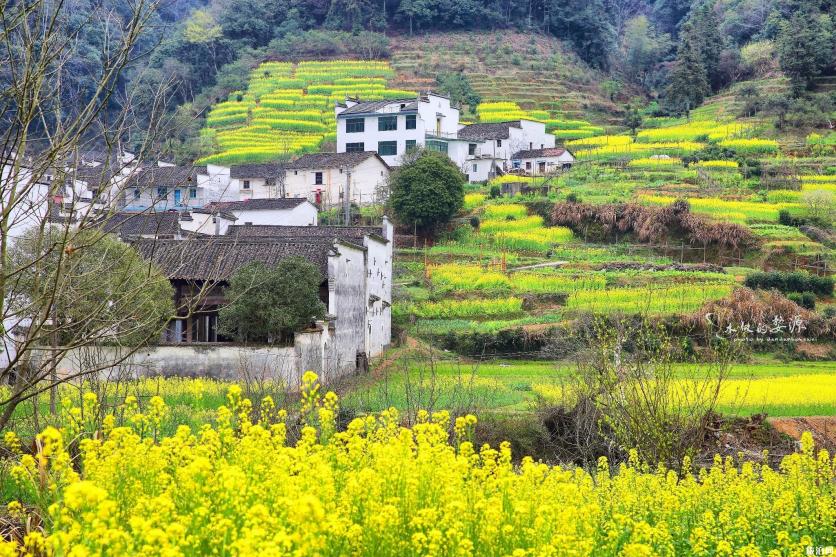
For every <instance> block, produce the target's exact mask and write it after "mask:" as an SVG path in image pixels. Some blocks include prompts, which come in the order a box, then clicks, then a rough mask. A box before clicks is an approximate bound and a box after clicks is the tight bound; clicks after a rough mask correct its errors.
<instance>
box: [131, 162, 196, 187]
mask: <svg viewBox="0 0 836 557" xmlns="http://www.w3.org/2000/svg"><path fill="white" fill-rule="evenodd" d="M206 172H207V170H206V167H205V166H154V167H151V168H146V169H143V170H140V171H139V172H137V173H136V174H135V175H133V176H131V178H130V180H129V181H128V186H129V187H132V188H152V187H168V188H176V187H183V186H191V185H197V174H198V173H201V174H204V173H206Z"/></svg>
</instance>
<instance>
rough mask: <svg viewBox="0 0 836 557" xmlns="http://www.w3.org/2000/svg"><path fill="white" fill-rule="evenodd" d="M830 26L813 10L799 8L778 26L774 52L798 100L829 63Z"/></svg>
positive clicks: (825, 19)
mask: <svg viewBox="0 0 836 557" xmlns="http://www.w3.org/2000/svg"><path fill="white" fill-rule="evenodd" d="M832 44H833V30H832V22H831V20H830V18H829V17H828V16H825V15H822V14H820V13H819V12H818V10H816V9H815V8H814V7H812V6H809V5H808V6H805V7H800V8H799V9H798V10H797V11H796V12H795V13H793V14H792V15H791V16H790V18H789V20H786V21H784V22H783V23H782V25H781V30H780V32H779V34H778V40H777V42H776V49H777V51H778V59H779V62H780V64H781V70H782V71H783V72H784V75H786V76H787V77H788V78H789V80H790V84H791V86H792V91H793V95H795V96H799V95H800V94H801V93H802V92H803V91H804V90H805V89H810V88H811V87H812V86H813V83H814V81H815V78H816V77H817V76H818V75H819V74H820V73H821V72H822V70H823V69H824V68H826V67H827V65H828V64H829V63H830V62H831V54H832Z"/></svg>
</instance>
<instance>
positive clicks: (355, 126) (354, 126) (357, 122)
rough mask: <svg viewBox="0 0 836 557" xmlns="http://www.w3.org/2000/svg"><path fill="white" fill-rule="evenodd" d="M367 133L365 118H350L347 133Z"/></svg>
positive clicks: (346, 122)
mask: <svg viewBox="0 0 836 557" xmlns="http://www.w3.org/2000/svg"><path fill="white" fill-rule="evenodd" d="M364 131H366V120H365V119H364V118H349V119H348V120H346V121H345V133H362V132H364Z"/></svg>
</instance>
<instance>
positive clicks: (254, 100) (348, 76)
mask: <svg viewBox="0 0 836 557" xmlns="http://www.w3.org/2000/svg"><path fill="white" fill-rule="evenodd" d="M393 77H394V72H393V71H392V69H391V68H390V67H389V64H388V62H384V61H375V60H363V61H361V60H332V61H303V62H299V63H298V64H292V63H290V62H265V63H263V64H261V65H260V66H258V67H257V68H255V69H254V70H253V71H252V72H251V74H250V79H249V83H248V86H247V89H246V91H235V92H233V93H232V94H230V96H229V98H228V99H227V100H226V101H224V102H221V103H218V104H217V105H215V106H214V107H212V109H211V110H210V111H209V113H208V115H207V117H206V128H205V129H204V130H203V132H202V138H203V139H204V141H206V142H208V143H210V144H214V145H215V146H216V149H215V153H213V154H211V155H209V156H207V157H204V158H203V159H201V160H200V161H198V162H199V163H200V164H207V163H212V164H242V163H253V162H266V161H273V160H282V159H287V158H289V157H291V156H293V155H299V154H303V153H308V152H314V151H317V150H318V149H319V148H320V147H321V146H322V144H323V143H325V142H333V141H335V140H336V119H335V117H334V103H335V102H342V101H344V100H345V98H346V96H352V97H360V98H362V99H363V100H381V99H397V98H412V97H414V96H415V93H414V92H413V91H404V90H399V89H390V88H388V86H387V82H388V80H389V79H391V78H393Z"/></svg>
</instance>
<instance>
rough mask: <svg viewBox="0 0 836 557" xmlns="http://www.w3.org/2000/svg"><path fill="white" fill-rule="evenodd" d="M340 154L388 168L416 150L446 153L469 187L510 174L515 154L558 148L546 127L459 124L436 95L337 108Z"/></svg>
mask: <svg viewBox="0 0 836 557" xmlns="http://www.w3.org/2000/svg"><path fill="white" fill-rule="evenodd" d="M335 114H336V117H337V152H338V153H352V152H362V151H376V152H377V153H378V154H379V155H380V156H381V158H383V160H385V161H386V163H387V164H389V165H390V166H396V165H398V164H399V162H400V160H401V159H402V157H403V155H404V154H405V153H406V152H407V151H409V150H410V149H413V148H415V147H424V148H426V149H431V150H435V151H439V152H442V153H445V154H446V155H447V156H448V157H450V160H452V161H453V162H454V163H455V164H456V166H458V167H459V168H460V169H461V170H462V172H463V173H464V174H466V175H467V177H468V180H469V181H471V182H479V181H484V180H487V179H489V178H491V177H493V176H496V175H497V174H499V173H502V172H506V171H508V170H510V169H511V165H510V161H511V158H512V154H513V153H516V152H517V151H520V150H523V149H544V148H551V147H554V146H555V137H554V135H552V134H550V133H547V132H546V126H545V124H544V123H542V122H535V121H533V120H515V121H511V122H500V123H495V124H494V123H490V124H471V125H468V126H463V125H461V124H460V123H459V110H458V108H456V107H454V106H452V105H451V104H450V99H449V98H447V97H445V96H443V95H438V94H435V93H427V94H425V95H419V96H418V97H417V98H414V99H402V100H387V101H372V102H359V101H353V100H347V101H346V102H345V104H337V105H336V107H335Z"/></svg>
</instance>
